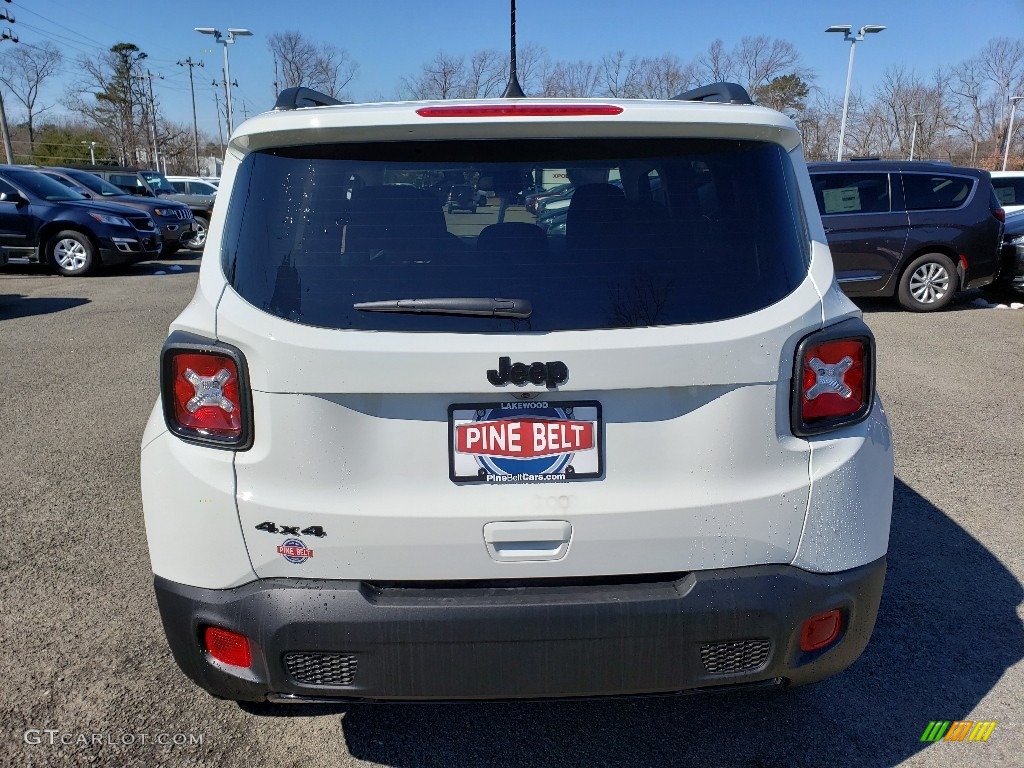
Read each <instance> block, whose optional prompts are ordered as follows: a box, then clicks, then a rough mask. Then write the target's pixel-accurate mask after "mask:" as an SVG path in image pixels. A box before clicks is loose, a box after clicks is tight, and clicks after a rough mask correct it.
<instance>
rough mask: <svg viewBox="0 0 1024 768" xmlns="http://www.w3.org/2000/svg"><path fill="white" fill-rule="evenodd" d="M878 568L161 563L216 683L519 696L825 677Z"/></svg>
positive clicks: (185, 636) (184, 654) (165, 604)
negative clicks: (214, 640) (220, 653)
mask: <svg viewBox="0 0 1024 768" xmlns="http://www.w3.org/2000/svg"><path fill="white" fill-rule="evenodd" d="M884 579H885V558H884V557H883V558H880V559H878V560H876V561H874V562H872V563H869V564H867V565H864V566H861V567H859V568H854V569H852V570H849V571H844V572H841V573H831V574H812V573H809V572H807V571H803V570H801V569H798V568H795V567H793V566H788V565H765V566H749V567H744V568H730V569H722V570H714V571H701V572H696V573H690V574H685V575H682V576H680V577H678V578H675V577H666V580H664V581H653V582H639V583H637V582H634V583H629V582H628V581H626V582H624V583H600V584H596V583H589V582H582V583H563V584H556V585H552V586H546V585H545V586H539V585H538V582H537V581H531V582H529V583H527V584H524V585H518V586H515V587H508V586H501V585H500V582H498V583H493V584H477V585H472V586H460V585H458V583H453V584H448V585H432V586H429V587H422V586H420V587H411V586H402V585H385V584H371V583H363V582H357V581H316V580H307V579H285V578H279V579H263V580H260V581H254V582H251V583H249V584H246V585H244V586H241V587H237V588H235V589H227V590H210V589H201V588H197V587H188V586H184V585H181V584H176V583H174V582H170V581H168V580H166V579H163V578H160V577H159V576H158V577H156V579H155V589H156V595H157V602H158V604H159V606H160V613H161V616H162V619H163V624H164V629H165V631H166V633H167V638H168V641H169V643H170V646H171V649H172V651H173V653H174V657H175V659H176V660H177V662H178V664H179V666H180V667H181V668H182V670H183V671H184V672H185V673H186V674H187V675H188V676H189V677H190V678H191V679H192V680H194V681H195V682H196V683H197V684H199V685H200V686H201V687H203V688H205V689H206V690H207V691H209V692H210V693H213V694H214V695H217V696H222V697H225V698H231V699H239V700H251V701H261V700H265V699H267V698H276V697H280V696H281V695H282V694H284V695H286V696H287V695H293V696H299V697H318V698H319V697H327V698H339V699H516V698H543V697H574V696H600V695H626V694H654V693H674V692H683V691H688V690H693V689H703V688H715V687H722V686H735V685H752V684H757V683H760V682H765V681H770V682H776V683H786V684H792V685H802V684H805V683H811V682H815V681H817V680H821V679H823V678H826V677H829V676H831V675H834V674H836V673H838V672H840V671H841V670H843V669H845V668H846V667H848V666H849V665H850V664H852V663H853V662H854V661H855V660H856V659H857V658H858V657H859V656H860V654H861V653H862V652H863V650H864V648H865V646H866V645H867V642H868V639H869V638H870V636H871V632H872V629H873V627H874V623H875V616H876V614H877V611H878V604H879V600H880V598H881V592H882V584H883V582H884ZM834 608H838V609H839V610H840V611H841V613H842V616H843V625H842V631H841V634H840V636H839V638H838V640H837V641H836V642H835V643H834V644H832V645H831V646H829V647H827V648H825V649H823V650H820V651H815V652H811V653H805V652H802V651H801V650H800V629H801V624H802V623H803V621H804V620H805V619H807V618H809V617H811V616H814V615H816V614H819V613H823V612H825V611H829V610H832V609H834ZM208 625H213V626H218V627H222V628H225V629H229V630H232V631H234V632H239V633H241V634H244V635H245V636H246V637H248V638H249V641H250V648H251V651H252V664H251V666H250V667H249V668H244V669H243V668H240V667H230V666H227V665H224V664H222V663H221V662H219V661H217V660H215V659H213V658H212V657H211V656H210V655H209V654H207V653H206V652H205V651H204V650H203V649H202V647H201V639H200V638H201V637H202V631H203V628H204V627H205V626H208ZM289 654H295V655H293V656H289ZM286 659H287V660H288V661H289V662H290V663H291V666H292V669H293V671H294V670H299V671H296V672H295V673H294V674H293V673H292V672H289V670H288V666H287V664H286ZM324 675H328V676H329V675H333V676H334V679H333V680H332V681H330V682H327V681H326V680H325V679H324V677H323V676H324Z"/></svg>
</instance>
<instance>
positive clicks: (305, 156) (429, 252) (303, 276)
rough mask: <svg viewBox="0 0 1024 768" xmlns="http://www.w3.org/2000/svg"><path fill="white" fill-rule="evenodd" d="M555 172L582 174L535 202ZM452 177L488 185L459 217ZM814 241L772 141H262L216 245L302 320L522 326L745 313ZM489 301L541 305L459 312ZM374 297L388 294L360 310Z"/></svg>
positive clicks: (335, 324)
mask: <svg viewBox="0 0 1024 768" xmlns="http://www.w3.org/2000/svg"><path fill="white" fill-rule="evenodd" d="M560 173H561V174H565V175H567V176H568V177H569V178H570V181H571V183H572V185H573V188H572V191H573V194H572V196H571V197H570V198H568V199H567V204H566V205H565V206H564V207H563V208H561V209H560V210H557V211H556V214H557V215H552V216H549V215H547V214H544V216H543V217H539V216H538V214H537V213H534V212H530V210H528V208H527V206H526V205H525V202H526V195H527V194H529V192H530V191H532V190H533V189H534V188H535V187H537V186H538V185H542V184H543V183H544V181H545V180H548V179H551V178H556V177H557V176H558V175H559V174H560ZM457 185H465V186H467V187H469V188H470V189H487V190H493V197H491V198H490V199H489V201H488V205H487V206H484V207H482V208H478V209H477V211H476V212H475V213H471V212H468V211H454V212H452V213H448V211H447V207H446V205H445V203H446V200H447V195H448V193H449V191H451V190H452V187H453V186H457ZM808 248H809V238H808V236H807V230H806V224H805V222H804V219H803V213H802V207H801V205H800V197H799V193H798V191H797V184H796V180H795V175H794V172H793V168H792V164H791V163H790V160H789V156H788V155H787V154H786V152H785V151H784V150H783V149H782V148H781V147H779V146H778V145H775V144H771V143H764V142H747V141H735V140H731V141H725V140H708V139H699V140H698V139H688V140H683V139H631V140H629V141H620V140H590V141H583V140H488V141H463V142H429V143H426V142H418V143H416V142H410V143H399V142H396V143H378V144H330V145H314V146H303V147H292V148H279V149H275V150H269V151H263V152H255V153H252V154H250V155H248V156H247V157H246V158H245V160H244V161H243V162H242V164H241V166H240V168H239V171H238V174H237V176H236V179H235V183H234V185H233V187H232V191H231V201H230V205H229V208H228V215H227V219H226V221H225V228H224V236H223V240H222V252H221V257H222V260H223V264H224V270H225V274H226V275H227V276H228V279H229V281H230V282H231V284H232V286H233V287H234V288H235V290H236V291H237V292H238V293H239V294H240V295H241V296H242V297H243V298H244V299H245V300H246V301H248V302H249V303H251V304H252V305H254V306H256V307H258V308H260V309H262V310H264V311H266V312H270V313H273V314H275V315H278V316H280V317H283V318H286V319H288V320H292V321H294V322H297V323H303V324H308V325H315V326H321V327H328V328H340V329H363V330H387V331H433V332H465V333H522V332H530V331H533V332H546V331H557V330H570V329H604V328H631V327H639V326H656V325H675V324H685V323H701V322H709V321H715V320H722V319H726V318H730V317H736V316H740V315H744V314H747V313H750V312H753V311H756V310H758V309H762V308H764V307H766V306H768V305H770V304H773V303H775V302H776V301H778V300H779V299H781V298H782V297H784V296H786V295H787V294H789V293H790V292H791V291H792V290H793V289H794V288H796V286H797V285H799V283H800V282H801V281H802V280H803V279H804V277H805V275H806V272H807V264H808V259H809V251H808ZM494 298H506V299H517V300H520V301H521V302H526V303H528V306H529V307H530V308H531V311H530V314H529V316H528V317H521V316H520V317H502V316H499V317H494V316H483V315H480V314H449V312H457V311H460V310H459V309H458V307H459V306H461V307H462V308H463V310H464V309H465V307H466V304H465V302H463V303H462V304H460V303H458V302H455V301H454V300H455V299H474V300H475V299H479V300H481V301H473V302H470V305H471V306H472V307H473V310H472V311H473V312H481V311H487V309H486V303H485V302H484V301H483V300H485V299H486V300H490V299H494ZM410 299H421V300H422V299H430V300H435V301H432V306H433V307H434V309H435V310H436V311H435V312H432V313H410V312H408V311H407V310H408V309H409V308H408V306H404V307H403V309H404V310H405V311H402V312H394V311H379V310H380V309H381V308H382V307H392V308H397V302H399V301H403V300H410ZM438 300H439V301H438ZM367 302H378V304H377V305H376V307H375V308H374V309H373V310H370V309H368V308H366V307H363V308H361V309H360V308H357V307H356V305H364V304H365V303H367ZM381 303H383V304H381ZM449 305H450V307H449ZM517 306H520V305H517ZM481 307H484V309H481ZM420 308H422V304H421V306H420Z"/></svg>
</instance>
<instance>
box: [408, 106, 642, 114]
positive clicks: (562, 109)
mask: <svg viewBox="0 0 1024 768" xmlns="http://www.w3.org/2000/svg"><path fill="white" fill-rule="evenodd" d="M416 114H417V115H419V116H420V117H585V116H587V115H605V116H609V115H621V114H622V107H616V106H614V105H613V104H508V105H505V104H502V105H496V104H480V105H468V106H467V105H464V104H461V105H460V104H454V105H452V106H450V107H448V106H443V107H422V108H420V109H417V110H416Z"/></svg>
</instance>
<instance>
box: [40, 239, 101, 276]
mask: <svg viewBox="0 0 1024 768" xmlns="http://www.w3.org/2000/svg"><path fill="white" fill-rule="evenodd" d="M46 260H47V261H48V262H49V263H50V265H51V266H52V267H53V268H54V269H55V270H56V271H57V272H58V273H59V274H62V275H64V276H65V277H81V276H82V275H87V274H89V273H90V272H92V271H93V270H94V269H95V268H96V265H97V263H98V262H99V259H98V258H97V256H96V247H95V246H94V245H93V244H92V240H90V239H89V236H88V235H86V234H84V233H82V232H78V231H76V230H74V229H65V230H62V231H60V232H58V233H57V234H55V235H54V236H53V237H51V238H50V239H49V240H48V241H47V243H46Z"/></svg>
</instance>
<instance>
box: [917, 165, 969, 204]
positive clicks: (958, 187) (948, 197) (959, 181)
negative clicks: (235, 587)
mask: <svg viewBox="0 0 1024 768" xmlns="http://www.w3.org/2000/svg"><path fill="white" fill-rule="evenodd" d="M972 189H974V179H972V178H968V177H966V176H952V175H948V174H942V173H903V194H904V196H905V198H906V201H907V210H908V211H927V210H934V209H939V208H959V207H960V206H962V205H963V204H964V203H966V202H967V198H969V197H970V196H971V190H972Z"/></svg>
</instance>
